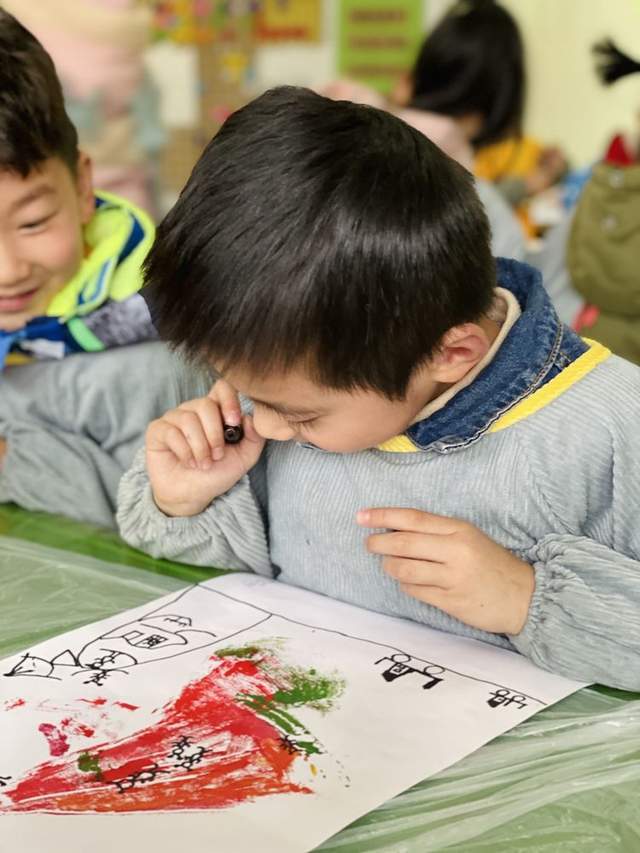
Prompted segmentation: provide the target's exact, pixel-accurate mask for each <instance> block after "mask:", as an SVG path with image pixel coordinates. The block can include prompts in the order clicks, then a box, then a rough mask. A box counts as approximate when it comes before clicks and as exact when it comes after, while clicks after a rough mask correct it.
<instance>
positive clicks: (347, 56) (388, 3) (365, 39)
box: [338, 0, 424, 95]
mask: <svg viewBox="0 0 640 853" xmlns="http://www.w3.org/2000/svg"><path fill="white" fill-rule="evenodd" d="M338 8H339V16H340V17H339V22H338V23H339V30H338V33H339V34H338V72H339V74H340V76H341V77H349V78H351V79H352V80H360V81H362V82H363V83H367V84H368V85H370V86H373V87H374V88H375V89H377V90H378V91H379V92H382V93H383V94H385V95H386V94H389V92H391V90H392V88H393V86H394V84H395V82H396V80H397V79H398V77H400V76H401V75H402V74H403V73H405V72H406V71H408V70H410V69H411V66H412V65H413V62H414V59H415V57H416V54H417V52H418V48H419V46H420V43H421V41H422V38H423V36H424V20H423V19H424V0H338Z"/></svg>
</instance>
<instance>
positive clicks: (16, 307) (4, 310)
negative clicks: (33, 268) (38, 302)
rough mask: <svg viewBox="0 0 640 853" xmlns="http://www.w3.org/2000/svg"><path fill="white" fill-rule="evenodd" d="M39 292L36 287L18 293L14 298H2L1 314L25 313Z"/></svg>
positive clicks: (0, 301) (0, 300)
mask: <svg viewBox="0 0 640 853" xmlns="http://www.w3.org/2000/svg"><path fill="white" fill-rule="evenodd" d="M37 292H38V288H37V287H35V288H32V289H31V290H25V291H24V292H23V293H16V294H15V295H14V296H0V314H13V313H19V312H20V311H24V309H25V308H27V307H28V305H29V303H30V302H31V300H32V299H33V297H34V296H35V295H36V293H37Z"/></svg>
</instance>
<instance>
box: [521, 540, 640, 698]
mask: <svg viewBox="0 0 640 853" xmlns="http://www.w3.org/2000/svg"><path fill="white" fill-rule="evenodd" d="M526 557H527V559H528V561H529V562H530V563H531V564H532V565H533V567H534V570H535V584H536V586H535V592H534V595H533V599H532V602H531V606H530V608H529V617H528V619H527V622H526V624H525V626H524V628H523V630H522V631H521V632H520V634H518V635H517V636H512V637H510V638H509V639H510V640H511V642H512V643H513V645H514V646H515V647H516V649H517V650H518V651H519V652H521V653H522V654H523V655H525V656H526V657H528V658H529V659H530V660H532V661H533V662H534V663H536V664H538V665H539V666H541V667H543V668H544V669H550V670H553V671H554V672H558V673H560V674H562V675H566V676H568V677H570V678H576V679H579V680H584V681H589V682H596V683H598V684H606V685H609V686H611V687H618V688H620V689H624V690H636V691H640V562H639V557H638V554H636V556H635V557H627V556H625V555H624V554H621V553H618V552H617V551H615V550H614V549H612V548H609V547H607V546H606V545H602V544H600V543H599V542H596V541H594V540H593V539H588V538H586V537H579V536H569V535H550V536H546V537H545V538H544V539H542V540H541V541H540V542H538V543H537V544H536V545H535V547H534V548H533V549H531V551H530V552H529V554H527V555H526Z"/></svg>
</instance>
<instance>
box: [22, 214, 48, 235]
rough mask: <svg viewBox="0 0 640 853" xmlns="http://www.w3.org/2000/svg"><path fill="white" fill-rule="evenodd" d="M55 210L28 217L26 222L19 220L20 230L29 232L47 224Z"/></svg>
mask: <svg viewBox="0 0 640 853" xmlns="http://www.w3.org/2000/svg"><path fill="white" fill-rule="evenodd" d="M56 213H57V211H55V210H54V211H51V212H50V213H46V214H44V215H39V216H37V217H34V218H33V219H29V221H27V222H21V223H20V225H19V226H18V227H19V229H20V231H22V232H25V231H26V232H27V233H30V232H32V231H38V230H40V229H42V228H44V227H45V225H47V223H48V222H50V221H51V220H52V219H53V217H54V216H55V215H56Z"/></svg>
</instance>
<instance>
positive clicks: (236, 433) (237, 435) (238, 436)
mask: <svg viewBox="0 0 640 853" xmlns="http://www.w3.org/2000/svg"><path fill="white" fill-rule="evenodd" d="M243 438H244V430H243V429H242V427H241V426H229V425H228V424H225V425H224V443H225V444H237V443H238V442H239V441H242V439H243Z"/></svg>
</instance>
